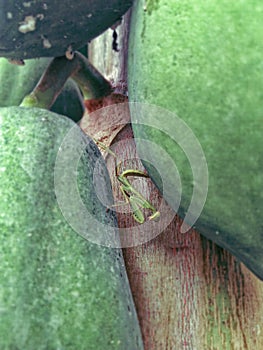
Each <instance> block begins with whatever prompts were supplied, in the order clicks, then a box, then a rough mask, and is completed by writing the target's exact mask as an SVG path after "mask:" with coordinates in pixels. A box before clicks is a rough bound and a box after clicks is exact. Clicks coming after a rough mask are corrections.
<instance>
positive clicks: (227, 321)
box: [89, 14, 263, 350]
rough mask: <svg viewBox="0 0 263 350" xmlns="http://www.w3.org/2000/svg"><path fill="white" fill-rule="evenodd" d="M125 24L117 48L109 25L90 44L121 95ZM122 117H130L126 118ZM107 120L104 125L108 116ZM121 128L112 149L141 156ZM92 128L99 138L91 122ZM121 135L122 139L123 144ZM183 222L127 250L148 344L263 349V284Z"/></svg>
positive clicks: (122, 217)
mask: <svg viewBox="0 0 263 350" xmlns="http://www.w3.org/2000/svg"><path fill="white" fill-rule="evenodd" d="M128 27H129V14H127V15H126V16H125V17H124V20H123V22H122V25H121V26H119V27H118V28H117V29H116V31H117V33H118V38H117V40H118V46H119V49H120V51H119V52H116V51H114V50H112V42H113V38H112V35H113V30H111V29H110V30H108V31H107V32H105V34H103V35H102V36H100V37H99V38H97V39H95V40H94V41H93V42H92V43H91V44H90V48H89V58H90V60H91V62H92V63H93V64H94V65H95V66H96V68H98V69H99V70H100V71H101V73H102V74H104V75H105V77H106V78H108V79H110V80H111V81H112V82H113V84H114V85H115V86H116V90H117V92H121V93H125V92H126V87H127V62H126V60H127V50H128V46H127V42H128ZM127 113H128V112H127ZM123 118H124V119H123V120H124V123H126V122H127V120H128V116H127V115H124V116H123ZM96 123H98V125H99V123H100V121H99V120H97V121H96ZM96 123H95V124H96ZM103 123H104V125H107V121H105V120H104V121H103ZM120 129H122V130H121V131H120V130H118V131H119V133H118V135H117V138H115V140H114V141H115V144H116V147H115V149H114V152H115V153H116V154H117V156H121V154H123V153H125V157H126V158H127V159H128V158H130V159H134V158H136V157H137V155H136V150H135V145H134V143H133V142H132V140H131V137H132V132H131V129H130V127H129V126H126V127H125V128H120ZM89 132H90V133H91V135H92V136H96V135H95V134H96V131H94V130H92V128H91V129H90V130H89ZM108 136H109V135H108ZM120 140H124V141H123V142H122V143H121V144H120V143H118V141H120ZM111 141H112V138H111ZM114 141H113V142H114ZM108 164H109V167H110V168H109V169H110V173H111V174H112V181H113V189H114V191H115V192H116V193H117V192H118V193H117V197H118V198H119V200H122V201H123V198H122V195H121V194H120V193H119V184H118V181H117V180H116V176H114V171H113V169H114V167H113V165H112V162H110V161H108ZM135 166H136V168H137V169H138V168H141V167H142V165H141V164H140V163H139V162H138V160H136V164H135V165H134V161H133V168H134V167H135ZM142 169H143V168H142ZM136 188H137V189H139V191H143V193H144V195H145V196H146V197H147V196H150V197H151V198H152V202H154V203H156V205H157V206H158V203H159V201H160V200H161V198H160V196H159V193H158V191H157V190H156V189H154V186H153V184H152V183H151V182H150V181H149V180H147V179H140V180H139V181H137V182H136ZM132 220H133V218H132V216H131V215H128V214H125V213H124V214H119V222H120V227H122V228H123V227H131V224H132V225H133V224H134V225H135V223H134V222H133V221H132ZM180 224H181V221H180V219H179V218H178V217H177V216H176V217H175V219H174V220H173V221H172V222H171V224H170V225H169V226H168V227H167V228H166V229H165V231H163V232H162V233H161V234H160V235H158V236H157V237H155V238H154V239H152V240H150V241H148V242H145V243H143V244H141V245H137V246H132V244H130V247H128V248H124V255H125V262H126V267H127V270H128V276H129V280H130V284H131V289H132V292H133V297H134V301H135V304H136V308H137V312H138V316H139V321H140V325H141V329H142V334H143V339H144V346H145V349H146V350H163V349H169V350H175V349H178V350H181V349H185V350H203V349H206V350H221V349H222V350H243V349H244V350H245V349H248V350H250V349H253V350H260V349H263V336H262V333H263V317H262V315H263V283H262V282H261V281H260V280H259V279H258V278H257V277H255V276H254V275H253V274H252V273H251V272H249V271H248V270H247V269H246V268H245V267H244V266H243V265H242V264H241V263H239V262H238V261H237V260H236V259H235V258H234V257H233V256H232V255H231V254H230V253H228V252H227V251H226V250H224V249H222V248H220V247H218V246H217V245H215V244H214V243H213V242H210V241H208V240H207V239H206V238H204V237H203V236H201V235H200V234H199V233H198V232H195V231H194V230H191V231H189V232H187V233H185V234H181V233H179V227H180ZM141 227H142V229H140V225H137V226H136V230H139V231H140V230H141V231H143V227H144V225H142V226H141ZM143 233H144V232H141V234H142V235H143ZM122 238H123V239H125V237H122Z"/></svg>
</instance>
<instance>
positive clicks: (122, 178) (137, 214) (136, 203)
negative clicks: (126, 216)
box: [116, 164, 160, 224]
mask: <svg viewBox="0 0 263 350" xmlns="http://www.w3.org/2000/svg"><path fill="white" fill-rule="evenodd" d="M119 168H120V164H119V165H117V166H116V176H117V179H118V181H119V182H120V183H121V185H120V190H121V192H122V194H123V196H124V198H125V201H126V202H127V203H129V204H130V207H131V209H132V215H133V217H134V219H135V220H136V221H137V222H139V223H140V224H143V223H144V221H145V218H144V215H143V212H142V209H149V210H151V211H152V215H150V216H149V217H148V220H154V221H158V220H159V218H160V212H159V211H158V210H156V209H155V207H154V206H153V205H152V204H151V203H150V202H149V201H148V200H147V199H146V198H144V197H143V196H142V194H140V193H139V192H138V191H137V190H136V189H135V188H134V187H133V186H132V185H131V183H130V182H129V180H128V178H127V177H129V176H138V177H148V175H147V174H145V173H144V172H143V171H141V170H134V169H126V170H124V171H123V172H122V173H121V174H118V170H119Z"/></svg>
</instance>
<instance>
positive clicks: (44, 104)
mask: <svg viewBox="0 0 263 350" xmlns="http://www.w3.org/2000/svg"><path fill="white" fill-rule="evenodd" d="M70 77H71V78H72V79H74V80H75V81H76V82H77V84H78V85H79V87H80V89H81V90H82V93H83V97H84V99H91V98H99V97H103V96H107V95H108V94H110V93H111V92H112V86H111V84H110V82H109V81H108V80H106V79H105V78H104V77H103V76H102V75H101V74H100V72H99V71H98V70H97V69H96V68H95V67H93V65H92V64H91V63H89V61H88V59H87V58H86V57H85V56H83V55H82V54H81V53H79V52H75V53H74V57H73V59H72V60H69V59H68V58H66V57H65V56H62V57H56V58H54V59H53V60H52V61H51V62H50V64H49V66H48V67H47V69H46V70H45V72H44V73H43V75H42V76H41V78H40V80H39V82H38V83H37V85H36V87H35V88H34V90H33V91H32V92H31V93H30V94H29V95H27V96H25V98H24V99H23V101H22V102H21V104H20V106H22V107H39V108H45V109H49V108H50V107H51V106H52V104H53V103H54V102H55V100H56V98H57V97H58V95H59V94H60V92H61V90H62V89H63V87H64V85H65V83H66V81H67V80H68V78H70Z"/></svg>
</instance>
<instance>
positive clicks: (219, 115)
mask: <svg viewBox="0 0 263 350" xmlns="http://www.w3.org/2000/svg"><path fill="white" fill-rule="evenodd" d="M262 17H263V3H262V2H261V1H259V0H256V1H254V2H253V3H252V2H249V1H247V2H244V1H242V0H238V1H230V2H229V1H225V0H224V1H220V2H218V1H209V2H207V1H204V0H201V1H195V0H190V1H187V2H185V1H180V0H179V1H178V0H172V1H169V2H168V1H166V0H160V1H147V6H146V7H145V6H144V1H142V0H136V1H135V4H134V7H133V13H132V23H131V31H130V43H129V73H128V85H129V97H130V101H131V102H143V103H147V104H151V105H156V106H160V107H162V108H164V110H163V111H167V113H165V112H164V113H160V114H159V115H158V118H159V125H166V126H167V127H168V128H169V133H170V135H171V134H172V135H176V131H177V124H176V119H175V118H173V115H176V116H178V117H179V118H181V119H182V120H183V121H184V122H186V124H187V125H188V126H189V127H190V129H191V130H192V131H193V133H194V135H195V136H196V138H197V139H198V141H199V142H200V144H201V147H202V149H203V152H204V154H205V158H206V161H207V166H208V175H209V178H208V179H209V185H208V194H207V199H206V202H205V206H204V208H203V211H202V214H201V215H200V217H199V218H198V220H197V222H196V223H195V227H196V228H197V230H198V231H199V232H200V233H201V234H203V235H205V236H206V237H207V238H209V239H211V240H213V241H215V242H216V243H217V244H219V245H220V246H222V247H224V248H226V249H228V250H229V251H231V252H232V253H233V254H234V255H235V256H236V257H237V258H238V259H239V260H241V261H242V262H243V263H244V264H245V265H246V266H247V267H248V268H249V269H250V270H251V271H253V272H254V273H255V274H256V275H257V276H258V277H259V278H260V279H263V249H262V246H263V233H262V219H261V218H262V214H261V212H262V207H263V194H262V188H263V178H262V159H263V147H262V132H263V123H262V117H263V115H262V110H263V94H262V87H263V69H262V67H263V66H262V53H263V42H262ZM151 118H152V119H151ZM154 118H155V116H154V115H150V114H148V115H147V116H146V115H143V114H142V115H141V116H138V114H136V113H132V121H133V124H134V125H133V128H134V133H135V137H136V139H137V141H138V142H137V146H138V151H139V154H140V156H141V158H142V159H143V158H146V155H149V153H150V152H149V151H148V150H146V149H145V148H144V147H143V145H140V141H139V140H140V139H147V140H150V141H152V142H154V143H155V144H157V145H159V146H160V147H163V149H164V150H165V152H166V154H167V157H163V156H162V157H161V156H160V154H158V152H157V153H155V154H151V155H150V157H151V158H152V159H153V160H155V162H159V164H160V168H161V169H162V173H161V176H163V177H165V179H166V181H167V182H168V183H169V186H170V187H169V188H170V189H171V191H170V192H169V193H168V195H167V196H166V200H167V201H168V202H169V203H170V205H171V206H172V207H173V208H176V182H175V179H174V178H175V174H174V173H173V172H172V171H171V168H170V167H169V166H167V164H168V165H169V161H168V155H169V156H170V157H171V158H172V159H173V162H174V164H175V165H176V166H177V168H178V171H179V174H180V177H181V181H182V189H183V191H182V199H181V206H180V208H179V214H180V215H181V216H182V217H184V215H185V212H186V211H187V208H188V207H189V203H190V200H191V197H192V193H193V175H192V172H191V167H190V164H189V160H188V159H187V158H186V156H185V154H184V150H183V151H182V150H181V149H180V147H179V146H178V145H177V144H176V143H175V142H173V140H172V139H171V138H170V137H169V135H167V134H164V133H161V132H160V130H156V129H154V128H151V127H148V128H146V127H142V126H140V125H138V122H139V123H147V124H148V125H154V124H156V119H154ZM148 159H149V158H148ZM145 166H146V168H147V170H148V171H149V173H150V176H151V177H152V178H153V180H154V182H155V183H156V184H157V186H158V187H159V188H161V183H160V181H159V180H158V178H157V176H155V173H154V171H153V170H152V168H151V167H150V166H149V164H148V163H146V164H145ZM198 190H200V191H202V188H201V187H200V188H198Z"/></svg>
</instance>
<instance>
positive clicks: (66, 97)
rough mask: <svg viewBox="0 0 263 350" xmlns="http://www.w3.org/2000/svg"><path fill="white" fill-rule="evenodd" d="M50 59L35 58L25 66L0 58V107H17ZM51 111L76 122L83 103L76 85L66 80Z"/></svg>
mask: <svg viewBox="0 0 263 350" xmlns="http://www.w3.org/2000/svg"><path fill="white" fill-rule="evenodd" d="M50 62H51V59H50V58H37V59H31V60H27V61H25V65H22V66H19V65H15V64H11V63H10V62H8V60H7V59H5V58H0V81H1V87H0V107H8V106H19V105H20V103H21V102H22V100H23V98H24V97H25V96H26V95H28V94H29V93H30V92H31V91H32V90H33V89H34V87H35V86H36V84H37V83H38V81H39V79H40V77H41V75H42V73H43V72H44V71H45V69H46V68H47V66H48V65H49V63H50ZM51 111H52V112H54V113H57V114H62V115H65V116H67V117H68V118H70V119H72V120H73V121H75V122H78V121H79V120H80V119H81V118H82V116H83V113H84V103H83V98H82V96H81V93H80V90H79V88H78V86H77V84H76V83H75V82H74V81H73V80H72V79H68V81H67V82H66V84H65V86H64V88H63V90H62V91H61V93H60V95H59V96H58V97H57V99H56V101H55V103H54V104H53V106H52V107H51Z"/></svg>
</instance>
